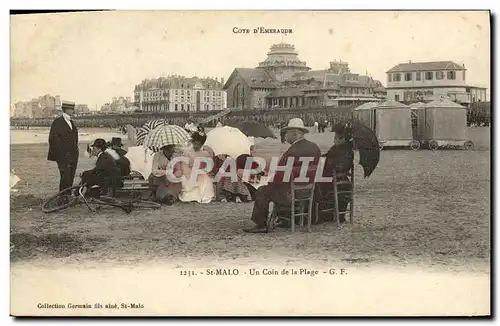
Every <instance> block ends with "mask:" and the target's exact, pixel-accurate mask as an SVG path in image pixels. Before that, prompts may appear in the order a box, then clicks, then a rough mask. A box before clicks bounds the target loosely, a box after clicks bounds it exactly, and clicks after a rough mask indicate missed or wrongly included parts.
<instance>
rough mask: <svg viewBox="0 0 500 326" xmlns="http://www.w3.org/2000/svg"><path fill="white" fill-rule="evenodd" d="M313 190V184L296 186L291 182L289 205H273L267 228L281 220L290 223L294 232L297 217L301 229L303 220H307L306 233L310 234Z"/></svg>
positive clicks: (272, 226)
mask: <svg viewBox="0 0 500 326" xmlns="http://www.w3.org/2000/svg"><path fill="white" fill-rule="evenodd" d="M314 189H315V183H307V184H296V183H295V182H293V181H292V182H291V184H290V196H291V197H290V203H287V204H275V205H274V208H273V211H272V214H271V220H270V222H269V223H268V227H270V228H274V225H275V224H276V222H277V220H278V219H281V220H285V221H290V228H291V231H292V232H295V221H296V218H297V217H299V218H300V221H299V224H300V227H301V228H303V227H304V219H305V218H307V231H308V232H311V225H312V218H313V213H312V208H313V202H314Z"/></svg>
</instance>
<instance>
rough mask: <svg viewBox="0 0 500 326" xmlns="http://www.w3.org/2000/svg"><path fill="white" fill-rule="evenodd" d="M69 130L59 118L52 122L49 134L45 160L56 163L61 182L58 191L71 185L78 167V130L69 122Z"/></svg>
mask: <svg viewBox="0 0 500 326" xmlns="http://www.w3.org/2000/svg"><path fill="white" fill-rule="evenodd" d="M71 125H72V126H73V129H71V128H70V127H69V125H68V123H67V122H66V120H64V118H63V117H62V116H61V117H59V118H56V119H55V120H54V122H52V126H51V127H50V134H49V154H48V155H47V160H49V161H55V162H57V167H58V169H59V174H60V176H61V180H60V181H59V191H61V190H64V189H66V188H68V187H71V186H72V185H73V179H74V178H75V172H76V166H77V165H78V129H77V128H76V125H75V123H74V122H73V120H71Z"/></svg>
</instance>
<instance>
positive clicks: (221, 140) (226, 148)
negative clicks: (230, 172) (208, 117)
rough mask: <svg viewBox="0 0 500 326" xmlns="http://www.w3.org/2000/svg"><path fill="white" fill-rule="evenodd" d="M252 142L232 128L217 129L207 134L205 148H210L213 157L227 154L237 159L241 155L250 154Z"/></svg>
mask: <svg viewBox="0 0 500 326" xmlns="http://www.w3.org/2000/svg"><path fill="white" fill-rule="evenodd" d="M252 145H253V144H252V142H251V141H250V140H249V139H248V137H247V136H246V135H245V134H244V133H242V132H241V131H240V130H239V129H237V128H233V127H228V126H224V127H219V128H215V129H212V130H210V131H209V132H208V133H207V140H206V142H205V146H208V147H210V148H211V149H212V150H213V152H214V154H215V155H220V154H227V155H229V156H233V157H238V156H240V155H241V154H250V146H252Z"/></svg>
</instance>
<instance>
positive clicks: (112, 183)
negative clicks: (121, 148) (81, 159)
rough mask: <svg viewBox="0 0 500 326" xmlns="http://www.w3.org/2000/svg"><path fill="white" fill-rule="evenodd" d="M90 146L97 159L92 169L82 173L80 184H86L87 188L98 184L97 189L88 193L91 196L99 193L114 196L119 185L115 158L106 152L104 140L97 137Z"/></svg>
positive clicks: (118, 171)
mask: <svg viewBox="0 0 500 326" xmlns="http://www.w3.org/2000/svg"><path fill="white" fill-rule="evenodd" d="M90 147H91V149H92V155H93V156H96V157H97V161H96V163H95V167H94V168H93V169H91V170H88V171H84V172H83V173H82V175H81V178H82V184H86V185H87V187H88V188H91V187H93V186H99V188H100V189H99V191H91V192H90V193H89V195H91V196H98V195H99V194H100V193H107V195H109V196H115V194H116V189H117V188H119V187H120V183H121V176H120V170H119V169H118V166H117V165H116V162H115V159H114V158H113V157H112V156H111V155H110V154H109V153H107V152H106V148H107V147H106V141H105V140H104V139H101V138H98V139H96V140H95V141H94V143H93V144H92V145H90Z"/></svg>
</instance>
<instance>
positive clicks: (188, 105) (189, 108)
mask: <svg viewBox="0 0 500 326" xmlns="http://www.w3.org/2000/svg"><path fill="white" fill-rule="evenodd" d="M187 110H188V111H189V110H191V105H190V104H189V103H188V104H187Z"/></svg>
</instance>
